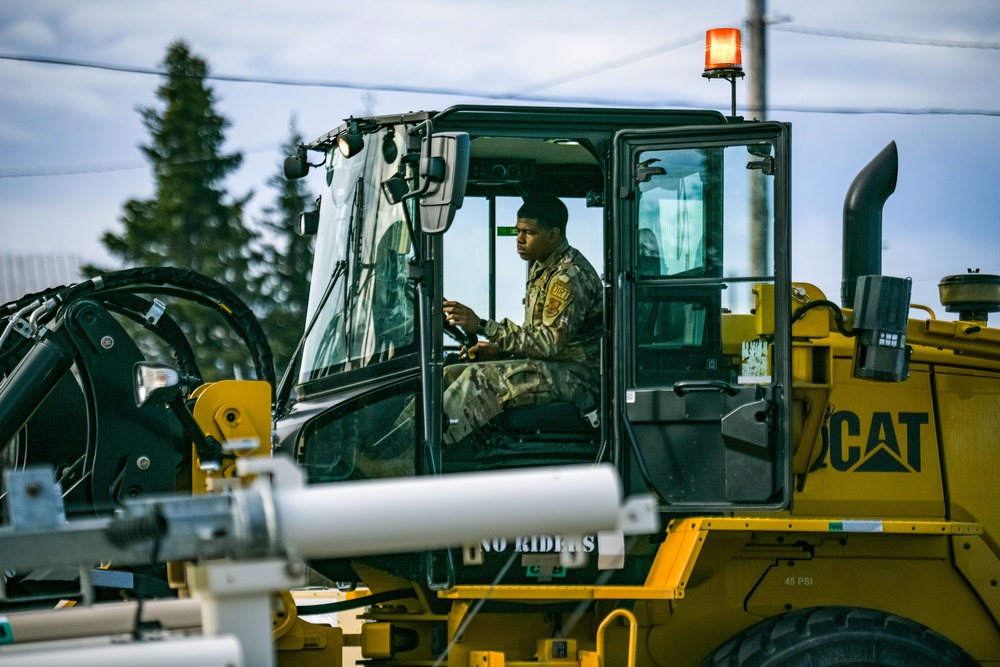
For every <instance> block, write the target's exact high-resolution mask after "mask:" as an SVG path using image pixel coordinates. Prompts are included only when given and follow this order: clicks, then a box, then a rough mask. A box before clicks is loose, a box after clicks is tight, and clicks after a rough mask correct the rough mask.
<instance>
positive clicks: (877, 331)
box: [852, 276, 912, 382]
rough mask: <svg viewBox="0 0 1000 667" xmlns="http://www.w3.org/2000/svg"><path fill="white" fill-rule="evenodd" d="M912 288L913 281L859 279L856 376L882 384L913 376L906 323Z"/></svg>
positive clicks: (855, 320) (855, 321) (855, 323)
mask: <svg viewBox="0 0 1000 667" xmlns="http://www.w3.org/2000/svg"><path fill="white" fill-rule="evenodd" d="M911 286H912V281H911V280H910V279H909V278H892V277H890V276H858V282H857V287H856V290H855V294H854V331H855V332H856V334H857V339H856V341H855V344H854V371H853V373H852V375H853V376H854V377H856V378H863V379H866V380H878V381H880V382H902V381H903V380H905V379H906V378H908V377H909V375H910V355H909V351H908V350H907V348H906V324H907V318H908V316H909V312H910V288H911Z"/></svg>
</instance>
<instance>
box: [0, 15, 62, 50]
mask: <svg viewBox="0 0 1000 667" xmlns="http://www.w3.org/2000/svg"><path fill="white" fill-rule="evenodd" d="M0 44H4V45H5V48H6V49H24V50H39V49H49V48H51V47H52V46H54V45H55V44H56V34H55V32H54V31H53V30H52V28H51V27H50V26H49V25H46V23H45V22H44V21H42V20H39V19H24V20H20V21H15V22H14V23H12V24H11V25H9V26H7V27H5V28H3V29H2V30H0Z"/></svg>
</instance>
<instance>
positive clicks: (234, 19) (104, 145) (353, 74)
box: [0, 0, 1000, 319]
mask: <svg viewBox="0 0 1000 667" xmlns="http://www.w3.org/2000/svg"><path fill="white" fill-rule="evenodd" d="M746 11H747V5H746V0H702V1H698V2H695V1H691V0H689V1H687V2H679V1H674V0H617V1H616V2H613V3H612V2H599V1H597V0H507V1H503V2H501V1H499V0H493V1H490V2H485V1H477V0H421V1H419V2H407V3H404V2H399V1H397V0H382V1H380V2H370V3H346V2H336V1H334V0H325V1H323V0H286V1H284V2H280V3H278V2H261V1H258V0H243V1H241V2H239V3H237V2H232V1H230V0H214V1H212V2H205V1H204V0H199V1H198V2H194V1H192V0H142V1H141V2H133V1H128V0H88V1H87V2H78V1H73V0H63V1H59V0H32V2H18V1H14V0H0V232H2V241H0V254H16V255H52V254H58V255H74V256H77V257H79V258H81V259H82V260H83V261H85V262H89V263H96V264H99V265H104V266H115V265H116V262H115V260H113V259H111V258H110V257H108V255H107V254H106V253H105V251H104V249H103V246H102V245H101V243H100V237H101V235H102V234H104V233H105V232H107V231H114V232H118V231H120V230H121V227H120V224H119V223H118V218H119V216H120V214H121V211H122V205H123V203H124V202H125V201H126V200H128V199H130V198H148V197H150V196H152V194H153V182H152V178H151V173H150V170H149V167H148V165H147V164H146V163H145V161H144V159H143V157H142V154H141V152H140V150H139V146H140V145H142V144H143V143H145V142H147V141H148V133H147V132H146V130H145V128H144V127H143V125H142V121H141V117H140V114H139V112H138V111H137V109H139V108H142V107H156V108H158V107H159V102H158V100H157V99H156V97H155V90H156V88H157V86H158V85H159V83H160V77H158V76H155V75H151V74H143V73H134V72H123V71H109V70H106V69H96V68H85V67H75V66H66V65H57V64H47V63H39V62H26V61H23V60H15V59H11V58H10V57H11V56H15V57H24V56H27V57H42V58H48V59H63V60H72V61H85V62H90V63H100V64H105V65H112V66H116V67H122V68H125V69H128V68H136V69H142V70H155V69H158V67H159V64H160V62H161V61H162V59H163V56H164V54H165V52H166V49H167V46H168V45H169V44H170V43H171V42H173V41H175V40H178V39H182V40H184V41H185V42H187V43H188V45H189V46H190V48H191V49H192V51H193V52H194V53H195V54H196V55H198V56H200V57H202V58H204V59H205V60H206V61H207V62H208V64H209V67H210V71H211V73H212V74H216V75H221V76H232V77H243V78H256V79H271V80H285V81H289V80H293V81H299V82H304V81H312V82H316V81H320V82H328V83H329V82H337V83H342V84H345V86H343V87H332V86H307V85H294V86H293V85H276V84H273V83H248V82H231V81H211V82H210V83H209V85H210V86H211V87H212V88H213V90H214V92H215V95H216V98H217V100H218V103H217V106H216V109H217V111H218V112H219V113H220V114H222V115H223V116H225V117H226V118H228V119H229V121H230V123H231V125H230V127H229V129H228V131H227V143H226V150H228V151H241V152H242V153H243V154H244V162H243V165H242V167H241V168H240V169H239V171H238V172H236V173H234V174H232V175H231V176H230V178H229V179H228V180H227V181H226V183H225V185H226V186H227V188H228V190H229V192H230V193H231V194H232V195H233V196H234V197H235V196H242V195H245V194H246V193H248V192H251V191H252V192H253V193H254V195H253V198H252V199H251V202H250V206H249V209H248V210H249V213H250V215H251V217H259V215H260V213H259V211H260V209H261V208H262V207H265V206H267V205H269V204H270V203H271V202H272V201H273V193H272V192H271V191H270V190H269V188H268V187H267V186H266V181H267V179H268V178H269V177H270V176H271V175H273V174H275V173H277V172H278V170H279V169H280V164H281V161H282V159H283V157H284V156H283V154H282V152H281V150H280V146H281V144H282V143H284V142H285V141H286V140H287V138H288V136H289V127H290V123H292V122H294V123H295V124H296V126H297V128H298V129H299V131H300V132H301V133H302V135H303V136H304V137H305V138H306V139H312V138H315V137H318V136H320V135H322V134H323V133H325V132H327V131H328V130H330V129H332V128H334V127H336V126H337V125H339V124H340V123H341V121H342V120H343V119H344V118H346V117H348V116H349V115H359V114H363V113H376V114H385V113H395V112H403V111H414V110H428V109H443V108H445V107H448V106H451V105H455V104H466V103H499V102H501V101H505V98H510V99H509V101H510V103H523V102H531V103H536V104H537V103H552V104H583V105H613V106H648V107H656V108H664V107H695V108H709V109H716V110H719V111H723V112H724V113H728V109H729V102H730V97H729V88H728V84H726V83H724V82H721V81H711V82H710V81H708V80H706V79H703V78H702V77H701V72H702V69H703V67H704V32H705V30H707V29H709V28H714V27H741V26H742V24H743V21H744V20H745V16H746ZM766 14H767V17H768V19H769V27H768V33H767V49H768V54H767V98H768V118H769V119H771V120H781V121H786V122H789V123H791V125H792V144H793V156H792V167H793V177H792V187H793V190H792V220H793V225H792V230H793V231H792V238H793V277H794V279H795V280H799V281H805V282H810V283H813V284H815V285H817V286H819V287H820V288H821V289H822V290H823V291H824V292H825V293H826V295H827V296H828V298H830V299H831V300H833V301H837V302H839V294H840V278H841V275H840V274H841V235H842V214H843V202H844V197H845V195H846V193H847V190H848V187H849V186H850V184H851V182H852V180H853V179H854V177H855V175H856V174H857V172H858V171H860V170H861V169H862V168H863V167H864V166H865V164H867V163H868V161H869V160H871V159H872V158H873V157H874V156H875V155H876V154H877V153H878V152H879V151H880V150H881V149H882V148H883V147H884V146H885V145H886V144H888V143H889V142H890V141H893V140H894V141H896V143H897V146H898V150H899V162H900V165H899V180H898V185H897V188H896V192H895V194H893V195H892V197H890V198H889V200H888V202H887V203H886V206H885V209H884V215H883V273H885V274H887V275H895V276H901V277H910V278H912V280H913V301H914V302H915V303H921V304H925V305H928V306H931V307H932V308H934V310H935V312H936V314H937V316H938V317H940V318H943V319H954V317H955V315H953V314H947V313H945V312H944V309H943V308H942V307H941V306H940V305H939V299H938V292H937V285H938V282H939V281H940V279H941V278H942V277H944V276H946V275H952V274H957V273H965V272H966V270H967V269H969V268H971V269H981V270H982V272H983V273H1000V235H998V234H997V233H996V230H997V223H996V219H997V215H998V212H1000V86H997V85H996V84H995V80H996V76H997V69H998V68H1000V2H997V1H996V0H954V1H952V2H940V0H910V1H908V2H905V3H904V2H890V1H888V0H884V1H873V0H839V1H838V2H836V3H830V2H814V1H812V0H810V1H806V0H800V1H798V2H794V1H792V0H780V1H779V0H769V1H768V2H767V7H766ZM744 39H746V36H744ZM748 56H749V54H748V53H747V52H745V53H744V63H746V62H747V60H748ZM737 94H738V104H739V106H740V107H743V103H744V102H745V100H746V95H747V87H746V86H745V85H743V84H741V85H740V88H739V90H738V93H737ZM741 111H742V109H741Z"/></svg>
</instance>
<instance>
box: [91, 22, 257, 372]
mask: <svg viewBox="0 0 1000 667" xmlns="http://www.w3.org/2000/svg"><path fill="white" fill-rule="evenodd" d="M162 67H163V69H164V70H165V71H166V78H165V79H164V80H163V82H162V83H161V85H160V87H159V88H158V89H157V91H156V96H157V98H158V99H159V100H160V101H161V102H162V107H161V108H140V109H139V113H140V114H142V119H143V123H144V125H145V126H146V129H147V130H148V131H149V134H150V142H149V145H145V146H141V149H142V151H143V153H144V154H145V155H146V157H147V159H148V160H149V162H150V165H151V167H152V171H153V177H154V180H155V184H156V193H155V195H154V196H153V198H152V199H131V200H129V201H127V202H126V203H125V204H124V211H123V214H122V216H121V218H120V219H119V221H120V222H121V224H122V225H123V227H124V230H123V231H122V232H121V233H120V234H115V233H113V232H107V233H105V234H104V236H103V237H102V239H101V240H102V242H103V244H104V246H105V247H106V248H107V250H108V252H109V253H110V254H111V255H112V256H114V257H116V258H118V259H120V260H121V261H122V263H123V264H124V265H125V266H128V267H131V266H174V267H178V268H185V269H192V270H194V271H197V272H199V273H202V274H204V275H207V276H209V277H211V278H214V279H216V280H218V281H219V282H221V283H222V284H224V285H226V286H227V287H229V288H230V289H232V290H233V291H234V292H236V293H237V294H238V295H240V296H241V297H243V298H244V300H246V301H247V302H248V303H252V302H253V301H254V299H253V298H252V294H251V293H250V288H251V280H250V272H251V269H252V264H253V262H254V260H255V256H254V253H253V251H252V249H251V248H252V244H253V242H254V239H255V236H256V235H255V233H254V232H253V231H252V230H250V229H249V228H247V227H246V226H245V225H244V224H243V208H244V205H245V204H246V202H247V201H248V200H249V199H250V196H251V195H252V193H248V194H247V195H246V196H245V197H243V198H242V199H235V200H234V199H230V198H229V197H228V196H227V193H226V191H225V189H224V188H223V185H222V182H223V180H224V179H225V178H226V176H227V175H228V174H230V173H231V172H233V171H234V170H235V169H236V168H237V167H239V165H240V163H241V162H242V160H243V156H242V155H241V154H240V153H230V154H225V153H224V152H223V150H222V148H223V143H224V140H225V130H226V128H227V127H228V126H229V121H228V120H227V119H226V118H224V117H223V116H221V115H219V114H218V113H217V112H216V111H215V102H216V99H215V95H214V93H213V91H212V89H211V88H209V87H207V86H206V85H205V77H206V76H207V75H208V66H207V64H206V62H205V61H204V60H203V59H201V58H199V57H197V56H195V55H193V54H192V53H191V51H190V49H189V48H188V46H187V45H186V44H185V43H184V42H182V41H177V42H174V43H173V44H171V45H170V46H169V47H168V48H167V54H166V57H165V58H164V60H163V63H162ZM185 313H186V314H187V317H183V318H178V319H183V320H186V321H188V324H186V325H184V326H186V330H187V333H188V335H189V337H190V339H191V344H192V346H193V347H194V348H195V352H196V353H197V354H198V357H199V361H200V366H201V368H202V372H203V373H204V374H205V379H218V378H221V377H231V376H232V375H233V374H234V369H235V374H237V375H242V374H243V372H245V371H246V370H247V363H246V360H245V358H246V355H245V352H244V349H243V347H242V345H241V344H239V343H237V342H236V341H235V338H233V337H232V336H231V335H230V334H229V332H228V331H227V330H226V327H225V326H224V325H223V324H222V323H221V320H215V321H211V320H210V321H206V320H205V318H204V317H203V316H195V321H194V322H193V323H191V319H192V317H191V311H190V309H186V310H185Z"/></svg>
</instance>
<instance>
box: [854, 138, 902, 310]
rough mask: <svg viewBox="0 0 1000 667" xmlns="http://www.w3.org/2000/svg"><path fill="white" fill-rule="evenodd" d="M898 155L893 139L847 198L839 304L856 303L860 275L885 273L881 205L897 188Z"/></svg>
mask: <svg viewBox="0 0 1000 667" xmlns="http://www.w3.org/2000/svg"><path fill="white" fill-rule="evenodd" d="M898 171H899V155H898V154H897V152H896V142H895V141H890V142H889V145H888V146H886V147H885V148H883V149H882V151H881V152H880V153H879V154H878V155H876V156H875V157H874V158H873V159H872V161H871V162H869V163H868V164H867V165H865V168H864V169H862V170H861V171H860V172H859V173H858V175H857V176H855V177H854V182H853V183H851V187H850V188H848V190H847V196H846V197H845V198H844V251H843V252H844V256H843V262H844V266H843V272H842V274H841V275H842V279H841V282H840V305H841V306H842V307H844V308H853V307H854V293H855V290H856V287H857V281H858V276H871V275H879V274H881V273H882V207H883V206H884V205H885V200H886V199H888V198H889V195H891V194H892V193H893V192H895V190H896V175H897V173H898Z"/></svg>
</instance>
